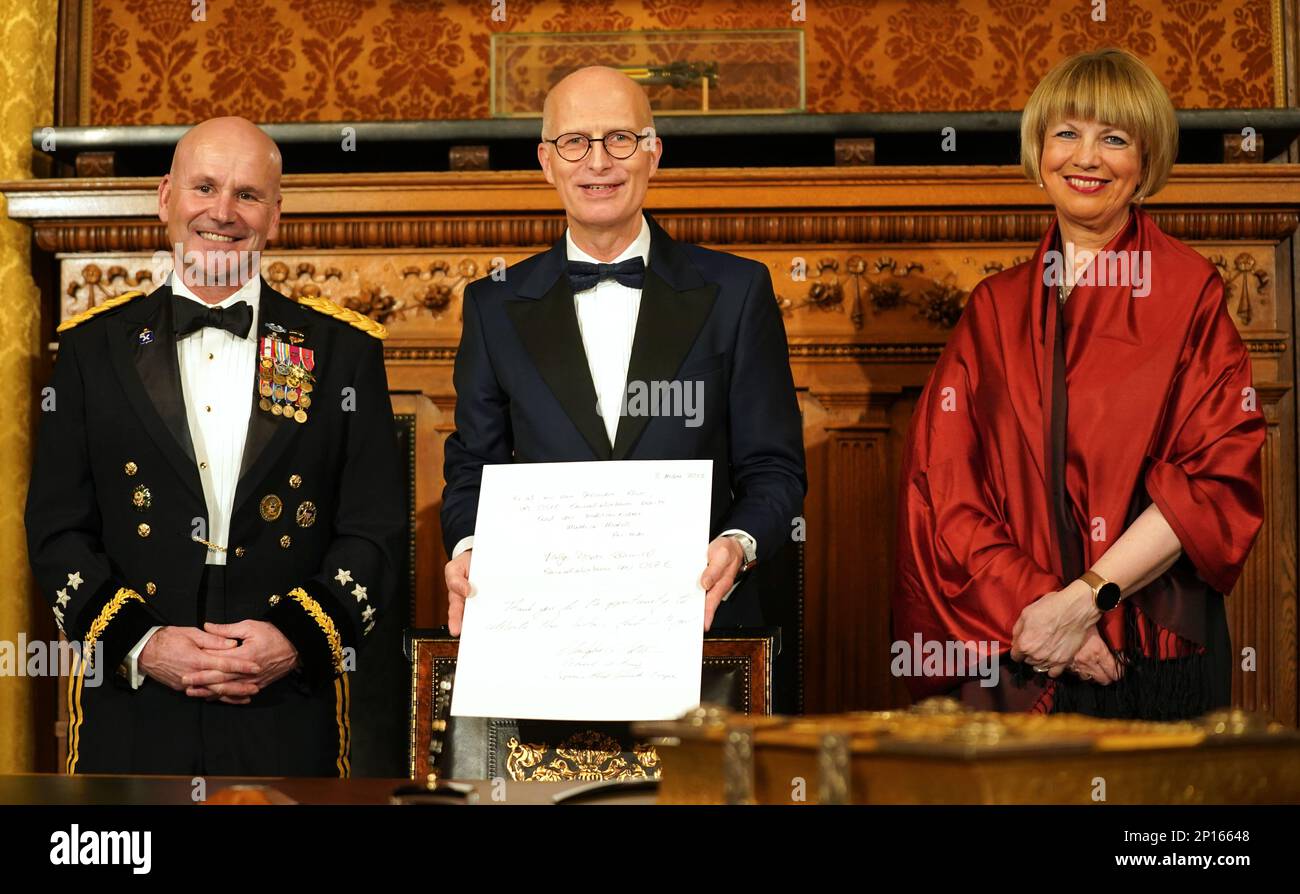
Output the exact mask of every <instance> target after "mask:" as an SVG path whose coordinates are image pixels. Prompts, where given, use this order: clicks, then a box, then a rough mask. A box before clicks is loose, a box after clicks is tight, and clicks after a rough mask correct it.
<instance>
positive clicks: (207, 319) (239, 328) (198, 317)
mask: <svg viewBox="0 0 1300 894" xmlns="http://www.w3.org/2000/svg"><path fill="white" fill-rule="evenodd" d="M173 298H174V303H173V305H172V322H173V326H172V328H173V329H174V330H175V332H176V337H177V338H180V337H182V336H185V335H189V334H190V333H191V332H198V331H199V330H200V329H202V328H203V327H204V326H215V327H217V328H218V329H224V330H226V331H227V332H229V333H230V334H231V335H235V336H238V337H239V338H248V330H249V329H251V328H253V306H252V305H251V304H249V303H248V302H247V301H238V302H236V303H234V304H232V305H230V306H229V307H204V306H203V305H202V304H199V303H198V302H197V301H192V300H190V299H189V298H182V297H180V296H173Z"/></svg>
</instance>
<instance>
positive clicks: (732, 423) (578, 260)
mask: <svg viewBox="0 0 1300 894" xmlns="http://www.w3.org/2000/svg"><path fill="white" fill-rule="evenodd" d="M662 153H663V147H662V144H661V142H660V141H659V140H658V138H657V137H656V136H655V135H654V129H653V120H652V118H651V113H650V104H649V101H648V100H647V98H646V95H645V93H644V91H643V90H642V89H641V88H640V87H639V86H638V85H637V84H636V83H635V82H634V81H632V80H631V79H630V78H628V77H627V76H626V75H623V74H622V73H620V72H617V71H614V70H613V69H608V68H585V69H581V70H579V71H576V72H574V73H572V74H570V75H569V76H567V77H566V78H564V79H563V80H562V81H560V82H559V83H558V84H556V86H555V87H554V88H553V89H552V90H551V92H550V93H549V94H548V95H547V97H546V104H545V107H544V110H543V118H542V141H541V142H540V143H539V144H538V147H537V157H538V161H539V162H540V163H541V166H542V170H543V172H544V173H545V175H546V179H547V182H549V183H551V184H553V185H554V186H555V187H556V189H557V190H558V191H559V194H560V198H561V199H562V201H563V202H564V208H565V213H566V217H567V221H568V230H567V231H566V233H565V236H564V238H563V239H561V240H559V241H558V242H556V243H555V245H554V246H552V247H551V249H550V250H549V251H546V252H544V253H542V254H539V255H535V256H533V257H531V258H528V259H527V260H525V261H522V262H520V263H518V264H515V265H514V266H512V267H509V268H507V269H506V271H505V277H504V279H501V280H500V281H497V280H495V279H494V278H492V277H488V278H485V279H480V280H478V281H477V282H474V283H472V284H471V285H470V286H469V287H468V288H466V290H465V301H464V314H463V316H464V324H463V326H464V328H463V330H462V333H461V341H460V348H459V350H458V352H457V354H456V370H455V385H456V431H455V433H453V434H452V435H451V437H450V438H449V439H448V441H447V446H446V469H445V477H446V482H447V485H446V489H445V490H444V492H443V507H442V528H443V537H444V539H445V542H446V547H447V551H448V554H449V555H450V556H451V561H450V562H448V563H447V566H446V578H447V588H448V591H449V599H450V611H449V617H448V624H449V626H450V628H451V632H452V633H453V634H457V635H458V634H459V632H460V625H461V619H462V616H463V613H464V606H465V598H466V597H467V596H468V595H469V581H468V576H469V567H470V560H471V556H472V549H473V533H474V523H475V517H476V514H477V510H478V497H479V485H480V482H481V480H482V469H483V466H484V465H488V464H496V463H509V462H561V461H578V460H605V459H613V460H624V459H631V460H637V459H642V460H645V459H711V460H713V497H712V506H711V517H710V519H709V524H710V534H711V536H713V538H714V539H713V540H712V542H711V543H710V544H709V547H708V554H707V557H701V560H702V562H704V563H706V566H705V568H704V571H703V575H702V577H701V583H702V585H703V587H704V589H705V591H706V592H705V599H704V605H703V606H702V615H703V618H704V627H705V629H708V628H709V627H710V626H711V625H712V624H713V623H715V622H716V623H717V624H718V625H719V626H741V625H757V624H761V623H762V615H761V612H760V607H759V604H758V598H757V593H756V592H752V591H753V590H755V588H754V587H752V586H746V585H745V584H744V583H743V582H742V583H741V584H740V585H739V586H737V587H736V589H735V591H734V594H732V589H733V585H734V584H736V582H737V578H738V576H740V577H741V579H742V581H743V573H742V570H746V571H747V570H748V569H749V568H750V567H751V566H752V565H754V564H755V562H760V561H763V560H764V559H766V558H769V557H771V556H772V555H774V554H775V553H776V552H777V550H778V548H779V547H780V546H782V545H783V544H784V542H785V541H786V540H787V538H789V537H790V534H791V526H792V524H793V521H794V519H795V517H796V516H797V515H798V514H799V512H800V505H801V502H802V499H803V495H804V492H805V490H806V486H807V484H806V477H805V473H804V452H803V438H802V432H801V424H800V417H799V407H798V403H797V401H796V399H795V393H794V382H793V379H792V377H791V374H790V362H789V354H788V349H787V346H786V338H785V329H784V326H783V324H782V322H781V315H780V312H779V310H778V308H777V304H776V300H775V296H774V294H773V291H772V281H771V277H770V276H769V275H768V272H767V269H766V268H765V267H764V266H763V265H762V264H759V263H756V262H754V261H750V260H746V259H744V258H738V257H736V256H734V255H729V254H724V253H722V252H717V251H709V250H707V249H704V248H700V247H698V246H695V245H687V244H684V243H680V242H676V241H674V240H673V239H671V238H669V236H668V234H667V233H665V232H664V231H663V229H662V228H661V227H659V225H658V224H656V223H655V221H654V220H653V219H652V218H651V217H650V216H649V215H647V214H645V213H644V212H643V210H642V205H643V202H644V200H645V194H646V187H647V185H648V182H649V180H650V178H651V177H652V176H654V173H655V171H656V170H657V168H658V165H659V159H660V157H661V155H662ZM655 395H658V396H659V398H663V397H664V396H672V397H671V399H669V400H663V399H658V400H656V399H655ZM678 396H680V399H679V398H678ZM724 600H725V602H724Z"/></svg>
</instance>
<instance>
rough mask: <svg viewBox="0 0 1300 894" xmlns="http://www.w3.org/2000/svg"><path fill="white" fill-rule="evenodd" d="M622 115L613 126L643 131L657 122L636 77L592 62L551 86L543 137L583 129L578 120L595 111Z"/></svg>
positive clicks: (544, 109) (552, 136)
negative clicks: (630, 76)
mask: <svg viewBox="0 0 1300 894" xmlns="http://www.w3.org/2000/svg"><path fill="white" fill-rule="evenodd" d="M601 112H603V113H606V114H612V115H614V116H615V118H621V120H620V121H619V123H618V124H616V125H615V124H611V125H609V127H610V129H611V130H612V129H615V128H631V129H632V130H634V131H636V132H638V133H639V132H640V131H641V130H642V129H643V128H646V127H653V126H654V116H653V115H652V114H651V112H650V99H649V97H647V96H646V94H645V90H643V89H641V85H640V84H638V83H637V82H636V81H634V80H632V79H631V78H629V77H628V76H627V75H625V74H623V72H621V71H617V70H615V69H613V68H606V67H605V66H603V65H592V66H589V67H587V68H580V69H578V70H577V71H574V72H570V73H569V74H567V75H565V76H564V77H563V78H561V79H560V81H559V82H558V83H557V84H556V85H555V86H554V87H552V88H551V90H550V92H549V93H547V94H546V102H545V103H543V105H542V139H552V140H553V139H555V138H556V137H557V136H559V135H560V134H561V133H570V132H578V133H580V132H582V128H581V127H578V126H577V123H578V122H581V121H584V120H586V119H587V118H589V117H590V116H591V115H592V113H601Z"/></svg>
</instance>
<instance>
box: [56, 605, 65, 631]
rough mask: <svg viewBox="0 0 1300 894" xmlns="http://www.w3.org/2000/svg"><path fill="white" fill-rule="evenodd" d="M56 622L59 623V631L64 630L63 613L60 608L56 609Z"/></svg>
mask: <svg viewBox="0 0 1300 894" xmlns="http://www.w3.org/2000/svg"><path fill="white" fill-rule="evenodd" d="M54 620H55V621H56V622H57V623H58V625H59V629H60V630H62V629H63V611H62V610H61V609H59V608H57V607H56V608H55V609H54Z"/></svg>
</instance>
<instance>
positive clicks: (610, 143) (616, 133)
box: [552, 130, 641, 161]
mask: <svg viewBox="0 0 1300 894" xmlns="http://www.w3.org/2000/svg"><path fill="white" fill-rule="evenodd" d="M552 142H553V143H555V148H556V150H557V151H558V152H559V153H560V158H563V159H564V160H565V161H581V160H582V159H584V158H586V157H587V153H588V152H590V151H591V144H592V143H604V144H605V151H606V152H608V153H609V154H610V156H611V157H613V158H631V157H632V153H633V152H636V147H637V144H638V143H640V142H641V137H640V136H639V135H638V134H634V133H632V131H630V130H611V131H610V132H609V133H607V134H605V136H603V137H602V138H600V139H599V140H597V139H594V138H592V137H589V136H587V135H586V134H583V133H564V134H560V135H559V136H558V137H556V138H555V139H554V140H552Z"/></svg>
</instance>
